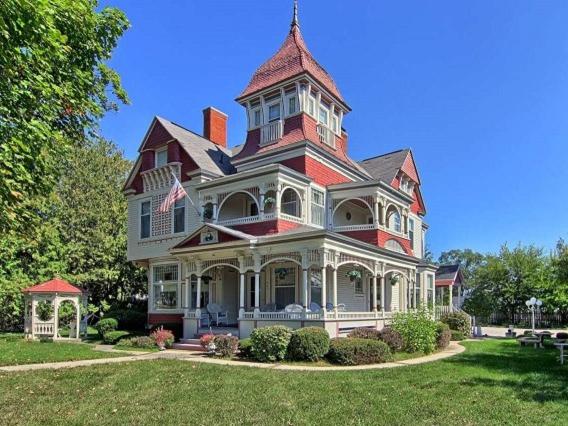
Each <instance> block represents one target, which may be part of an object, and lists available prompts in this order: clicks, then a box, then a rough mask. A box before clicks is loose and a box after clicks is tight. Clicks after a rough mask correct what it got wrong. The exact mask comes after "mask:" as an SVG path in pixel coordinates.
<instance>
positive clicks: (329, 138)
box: [317, 123, 335, 148]
mask: <svg viewBox="0 0 568 426" xmlns="http://www.w3.org/2000/svg"><path fill="white" fill-rule="evenodd" d="M317 131H318V136H319V139H320V142H322V143H324V144H326V145H329V146H331V147H332V148H335V133H334V132H333V130H331V129H330V128H329V127H327V126H325V125H323V124H321V123H320V124H318V126H317Z"/></svg>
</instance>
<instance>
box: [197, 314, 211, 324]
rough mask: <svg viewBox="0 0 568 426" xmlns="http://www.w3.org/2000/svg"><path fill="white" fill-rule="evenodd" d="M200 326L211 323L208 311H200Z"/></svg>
mask: <svg viewBox="0 0 568 426" xmlns="http://www.w3.org/2000/svg"><path fill="white" fill-rule="evenodd" d="M199 322H200V327H209V326H210V325H211V318H210V317H209V312H201V318H199Z"/></svg>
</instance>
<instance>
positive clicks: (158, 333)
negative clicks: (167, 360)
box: [150, 328, 174, 349]
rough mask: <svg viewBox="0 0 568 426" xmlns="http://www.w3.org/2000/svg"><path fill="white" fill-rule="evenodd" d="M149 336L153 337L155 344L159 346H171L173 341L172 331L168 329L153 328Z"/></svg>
mask: <svg viewBox="0 0 568 426" xmlns="http://www.w3.org/2000/svg"><path fill="white" fill-rule="evenodd" d="M150 337H151V338H152V339H154V341H155V342H156V345H158V347H159V348H160V349H161V348H171V347H172V345H173V343H174V333H172V332H171V331H170V330H166V329H163V328H160V329H158V330H155V331H154V332H153V333H152V334H151V335H150Z"/></svg>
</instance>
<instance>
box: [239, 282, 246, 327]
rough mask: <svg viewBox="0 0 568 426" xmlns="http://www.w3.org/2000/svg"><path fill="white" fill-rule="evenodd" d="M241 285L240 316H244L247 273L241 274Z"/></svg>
mask: <svg viewBox="0 0 568 426" xmlns="http://www.w3.org/2000/svg"><path fill="white" fill-rule="evenodd" d="M239 275H240V287H239V318H242V317H243V316H244V313H245V273H244V272H241V273H240V274H239Z"/></svg>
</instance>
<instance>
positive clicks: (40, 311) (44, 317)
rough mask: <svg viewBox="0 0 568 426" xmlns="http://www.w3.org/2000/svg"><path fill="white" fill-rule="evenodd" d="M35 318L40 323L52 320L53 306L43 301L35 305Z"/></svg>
mask: <svg viewBox="0 0 568 426" xmlns="http://www.w3.org/2000/svg"><path fill="white" fill-rule="evenodd" d="M36 313H37V317H38V318H39V319H40V320H41V321H49V320H50V319H52V318H53V305H52V303H51V302H50V301H48V300H43V301H41V302H39V303H38V304H37V305H36Z"/></svg>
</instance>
